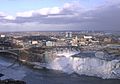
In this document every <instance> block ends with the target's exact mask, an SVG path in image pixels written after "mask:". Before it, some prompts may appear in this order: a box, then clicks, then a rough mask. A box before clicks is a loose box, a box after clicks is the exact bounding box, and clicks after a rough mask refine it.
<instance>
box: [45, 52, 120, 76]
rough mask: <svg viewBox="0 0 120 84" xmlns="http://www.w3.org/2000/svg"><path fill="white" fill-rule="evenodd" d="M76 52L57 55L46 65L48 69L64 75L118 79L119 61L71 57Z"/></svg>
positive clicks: (119, 74) (119, 73)
mask: <svg viewBox="0 0 120 84" xmlns="http://www.w3.org/2000/svg"><path fill="white" fill-rule="evenodd" d="M77 53H78V52H75V53H74V52H69V53H62V54H58V57H56V58H55V59H54V60H53V61H51V62H50V63H48V65H47V68H48V69H54V70H61V71H63V72H65V73H68V74H72V73H77V74H80V75H81V74H84V75H89V76H97V77H102V78H119V77H120V62H119V60H111V61H107V60H102V59H100V58H98V57H71V56H72V55H74V54H77Z"/></svg>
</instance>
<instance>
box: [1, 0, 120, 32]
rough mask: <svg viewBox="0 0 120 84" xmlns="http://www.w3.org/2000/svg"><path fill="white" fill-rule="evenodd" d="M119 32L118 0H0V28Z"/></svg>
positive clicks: (119, 12)
mask: <svg viewBox="0 0 120 84" xmlns="http://www.w3.org/2000/svg"><path fill="white" fill-rule="evenodd" d="M49 30H50V31H51V30H114V31H118V30H119V31H120V0H0V31H49Z"/></svg>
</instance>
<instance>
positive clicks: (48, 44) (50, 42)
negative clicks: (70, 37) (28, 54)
mask: <svg viewBox="0 0 120 84" xmlns="http://www.w3.org/2000/svg"><path fill="white" fill-rule="evenodd" d="M46 46H54V42H52V41H47V42H46Z"/></svg>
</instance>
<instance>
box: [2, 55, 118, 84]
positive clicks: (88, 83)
mask: <svg viewBox="0 0 120 84" xmlns="http://www.w3.org/2000/svg"><path fill="white" fill-rule="evenodd" d="M13 62H14V60H12V59H10V58H9V59H8V58H5V57H4V56H0V73H3V74H4V76H3V77H2V78H1V79H8V78H12V79H16V80H24V81H25V82H26V83H27V84H120V80H118V79H106V80H105V79H101V78H98V77H90V76H84V75H82V76H78V75H77V74H71V75H68V74H65V73H63V72H60V71H54V70H33V69H31V68H29V67H27V66H24V65H19V64H18V63H16V64H15V65H14V66H11V67H8V66H9V65H11V64H12V63H13Z"/></svg>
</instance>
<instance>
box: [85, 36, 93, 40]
mask: <svg viewBox="0 0 120 84" xmlns="http://www.w3.org/2000/svg"><path fill="white" fill-rule="evenodd" d="M91 38H92V36H84V39H91Z"/></svg>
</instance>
